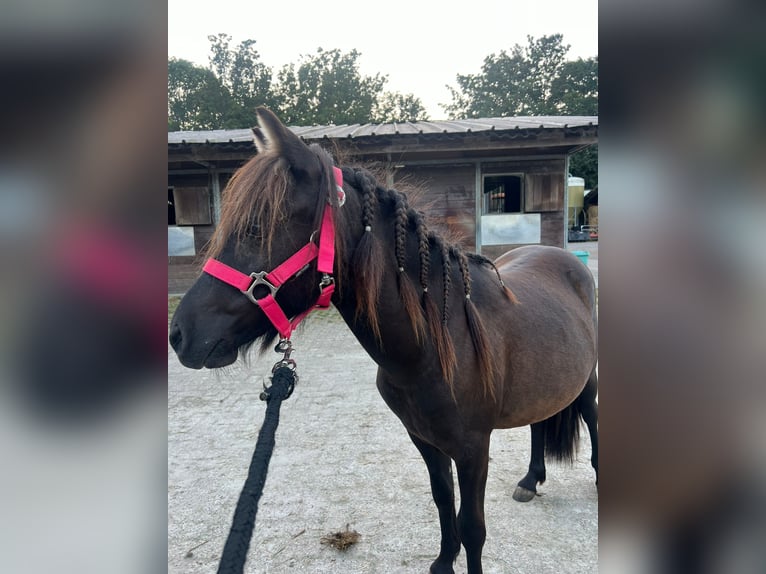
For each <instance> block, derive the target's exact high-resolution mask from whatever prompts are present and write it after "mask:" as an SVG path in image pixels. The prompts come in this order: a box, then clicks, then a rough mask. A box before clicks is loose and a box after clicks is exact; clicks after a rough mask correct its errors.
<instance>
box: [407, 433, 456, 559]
mask: <svg viewBox="0 0 766 574" xmlns="http://www.w3.org/2000/svg"><path fill="white" fill-rule="evenodd" d="M410 439H412V442H413V443H414V444H415V446H416V447H417V449H418V450H419V451H420V454H421V456H422V457H423V460H424V461H425V463H426V466H427V467H428V476H429V478H430V479H431V494H432V496H433V499H434V503H436V508H437V510H438V511H439V525H440V526H441V549H440V552H439V556H438V557H437V558H436V560H435V561H434V563H433V564H431V570H430V572H432V573H433V574H454V572H455V571H454V569H453V568H452V565H453V563H454V562H455V559H456V558H457V555H458V553H459V552H460V537H459V536H458V532H457V517H456V516H455V486H454V482H453V480H452V459H451V458H450V457H448V456H447V455H446V454H444V453H443V452H442V451H440V450H439V449H437V448H436V447H433V446H431V445H430V444H428V443H426V442H423V441H422V440H420V439H419V438H417V437H416V436H413V435H412V434H410Z"/></svg>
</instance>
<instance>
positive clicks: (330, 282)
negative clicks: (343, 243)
mask: <svg viewBox="0 0 766 574" xmlns="http://www.w3.org/2000/svg"><path fill="white" fill-rule="evenodd" d="M332 169H333V175H334V176H335V185H336V189H337V192H338V205H341V206H342V205H343V204H344V203H345V201H346V194H345V192H344V191H343V172H341V170H340V169H338V168H337V167H333V168H332ZM328 203H329V199H328ZM314 259H316V260H317V271H319V272H320V273H322V280H321V281H320V282H319V291H320V293H319V297H318V298H317V300H316V303H314V305H313V306H311V307H309V308H308V309H307V310H306V311H304V312H303V313H301V314H300V315H297V316H296V317H294V318H293V320H292V321H291V320H290V319H288V318H287V315H285V312H284V311H283V310H282V308H281V307H280V306H279V303H277V300H276V299H275V297H276V295H277V291H279V288H280V287H282V285H284V283H285V282H287V281H288V280H290V279H291V278H292V277H295V276H296V275H299V274H300V273H301V272H302V271H303V270H304V269H305V268H306V267H307V266H308V265H309V263H311V262H312V261H313V260H314ZM334 262H335V223H334V221H333V213H332V205H330V208H329V209H328V208H327V207H325V209H324V212H323V214H322V227H321V229H320V231H319V246H317V245H316V244H315V243H314V242H313V234H312V237H311V239H309V242H308V243H307V244H306V245H304V246H303V247H301V248H300V249H299V250H298V251H297V252H296V253H294V254H293V255H291V256H290V257H289V258H288V259H287V260H286V261H284V262H283V263H282V264H281V265H279V266H278V267H277V268H276V269H274V270H273V271H268V272H267V271H254V272H252V273H250V274H249V275H246V274H245V273H242V272H240V271H237V270H236V269H234V268H232V267H229V266H228V265H226V264H225V263H221V262H220V261H218V260H216V259H208V260H207V262H206V263H205V266H204V267H203V268H202V270H203V271H204V272H205V273H207V274H209V275H212V276H213V277H215V278H216V279H220V280H221V281H223V282H224V283H228V284H229V285H232V286H233V287H236V288H237V289H239V290H240V291H241V292H242V293H243V294H244V295H245V296H246V297H247V298H248V299H250V301H252V302H253V303H255V304H256V305H258V307H260V308H261V310H262V311H263V312H264V313H265V315H266V317H268V319H269V321H271V324H272V325H274V327H275V328H276V330H277V331H278V332H279V336H280V337H281V338H282V339H290V335H292V332H293V330H294V329H295V327H297V326H298V323H300V322H301V321H303V319H305V318H306V316H307V315H308V314H309V313H311V312H312V311H313V310H314V309H327V308H328V307H329V306H330V298H331V297H332V294H333V293H334V292H335V279H334V278H333V276H332V273H333V265H334ZM258 285H263V286H264V287H266V288H267V289H268V290H269V293H268V294H267V295H265V296H264V297H261V298H257V297H256V296H255V294H254V293H253V290H254V289H255V288H256V287H257V286H258Z"/></svg>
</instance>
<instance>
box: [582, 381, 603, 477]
mask: <svg viewBox="0 0 766 574" xmlns="http://www.w3.org/2000/svg"><path fill="white" fill-rule="evenodd" d="M597 394H598V375H597V374H596V370H595V369H593V372H592V373H591V374H590V377H589V378H588V383H587V384H586V385H585V389H584V390H583V392H582V393H580V396H579V397H578V398H577V400H578V401H579V402H580V403H581V404H580V413H581V415H582V420H583V421H585V425H586V426H587V427H588V433H589V434H590V444H591V449H592V450H591V457H590V463H591V465H592V466H593V470H595V471H596V486H598V404H597V403H596V395H597Z"/></svg>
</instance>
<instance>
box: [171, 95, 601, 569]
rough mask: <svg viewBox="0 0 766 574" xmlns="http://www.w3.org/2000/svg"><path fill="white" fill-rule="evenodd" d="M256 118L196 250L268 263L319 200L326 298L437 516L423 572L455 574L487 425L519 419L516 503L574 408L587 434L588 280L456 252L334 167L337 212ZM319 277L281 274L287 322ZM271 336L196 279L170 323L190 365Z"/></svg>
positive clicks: (302, 156) (270, 123)
mask: <svg viewBox="0 0 766 574" xmlns="http://www.w3.org/2000/svg"><path fill="white" fill-rule="evenodd" d="M258 117H259V123H260V126H261V129H255V130H254V132H255V135H256V145H257V147H258V151H259V153H258V155H257V156H256V157H254V158H253V159H252V160H251V161H250V162H249V163H247V164H246V165H245V166H243V167H242V168H241V170H240V171H239V172H238V173H237V174H236V175H235V176H234V177H233V178H232V180H231V182H230V183H229V185H228V187H227V189H226V190H225V192H224V198H223V201H224V205H223V209H222V214H221V221H220V224H219V226H218V229H217V231H216V235H215V237H214V239H213V242H212V245H211V250H210V253H209V255H210V256H211V257H215V258H217V259H218V260H219V261H222V262H223V263H225V264H227V265H229V266H231V267H233V268H235V269H238V270H240V271H243V272H245V273H250V272H251V271H262V270H263V271H268V270H271V269H273V268H274V267H276V266H277V265H279V264H280V263H281V262H283V261H284V260H286V259H287V258H288V257H289V256H291V255H292V254H293V253H295V252H296V251H297V250H298V249H299V248H301V247H302V246H303V245H305V244H306V242H307V241H309V238H310V237H313V235H312V234H314V232H315V231H316V230H317V229H319V225H320V219H321V214H322V211H323V209H324V206H325V205H327V203H328V201H329V202H330V204H331V205H332V208H333V210H334V212H335V226H336V230H337V235H336V242H335V243H336V260H335V270H334V275H335V279H336V290H335V293H334V295H333V299H332V302H333V304H334V305H335V307H336V308H337V309H338V311H339V312H340V314H341V316H342V317H343V319H344V320H345V322H346V323H347V324H348V326H349V328H350V329H351V330H352V331H353V332H354V334H355V335H356V337H357V339H358V340H359V341H360V343H361V344H362V345H363V347H364V348H365V350H366V351H367V352H368V353H369V354H370V356H371V357H372V359H373V360H374V361H375V362H376V363H377V364H378V366H379V368H378V376H377V386H378V390H379V391H380V394H381V395H382V397H383V399H384V400H385V402H386V404H388V406H389V407H390V408H391V410H393V412H394V413H396V415H397V416H398V417H399V418H400V419H401V421H402V423H403V424H404V426H405V428H406V429H407V432H408V433H409V435H410V438H411V439H412V441H413V443H414V444H415V446H416V447H417V449H418V450H419V451H420V453H421V455H422V456H423V459H424V460H425V462H426V465H427V467H428V472H429V476H430V479H431V489H432V493H433V498H434V502H435V503H436V506H437V508H438V512H439V521H440V525H441V550H440V552H439V555H438V557H437V558H436V560H435V562H434V563H433V564H432V565H431V572H437V573H442V572H453V567H452V566H453V563H454V561H455V558H456V557H457V555H458V552H459V550H460V545H461V544H462V545H463V546H464V547H465V550H466V557H467V564H468V572H469V573H470V574H476V573H480V572H481V571H482V566H481V552H482V547H483V545H484V540H485V535H486V530H485V526H484V490H485V486H486V480H487V465H488V460H489V440H490V433H491V432H492V430H493V429H496V428H511V427H519V426H525V425H532V436H533V455H532V464H530V473H529V474H528V475H527V476H526V477H525V479H524V480H522V482H521V483H520V485H519V487H520V488H522V489H523V490H526V491H527V493H526V494H525V493H524V492H523V491H522V495H521V496H520V498H529V497H531V494H530V492H533V491H534V488H535V486H536V484H537V482H542V480H544V479H545V470H544V466H542V471H541V465H542V456H543V453H544V452H545V453H547V454H551V455H553V456H555V457H558V458H564V459H566V458H571V457H572V456H573V452H574V449H575V446H576V442H575V441H576V440H577V430H578V428H579V422H580V417H582V416H583V415H584V416H585V418H586V420H587V422H588V423H589V426H590V427H591V431H592V437H593V438H595V408H592V405H593V404H594V402H593V401H594V398H595V393H596V375H595V366H596V360H597V354H596V308H595V289H594V283H593V278H592V276H591V274H590V273H589V271H588V270H587V268H586V267H585V266H584V265H582V263H580V262H579V261H578V259H577V258H576V257H574V256H573V255H571V254H569V253H567V252H566V251H564V250H561V249H557V248H552V247H542V246H534V247H524V248H519V249H515V250H513V251H511V252H509V253H507V254H505V255H503V256H502V257H500V258H499V259H498V260H497V261H496V262H495V263H494V264H493V263H492V262H491V261H489V260H487V259H486V258H484V257H481V256H479V255H473V254H466V253H464V252H463V251H462V250H461V249H460V248H459V247H457V246H455V245H449V244H447V243H446V242H445V241H444V240H442V239H441V238H440V236H439V235H437V234H435V233H432V232H430V231H429V230H428V229H427V227H426V224H425V222H424V219H423V216H422V215H421V214H420V213H418V212H416V211H414V210H412V209H410V207H409V206H408V204H407V200H406V198H405V196H404V195H402V194H401V193H399V192H396V191H394V190H389V189H386V188H384V187H383V186H381V185H380V184H378V183H377V182H376V181H375V180H374V178H373V177H372V176H371V175H370V174H369V173H368V172H366V171H364V170H356V169H348V168H344V169H343V177H344V189H345V191H346V196H347V200H346V203H345V205H343V206H342V207H341V206H339V204H338V198H337V194H336V193H335V188H334V182H333V176H332V167H333V164H332V158H331V157H330V156H329V155H328V154H327V153H326V152H324V151H323V150H322V149H321V148H319V147H318V146H310V147H309V146H306V145H305V144H304V143H303V142H302V141H301V140H300V139H299V138H298V137H297V136H295V135H294V134H293V133H292V132H291V131H290V130H289V129H287V128H285V127H284V126H283V125H282V124H281V123H280V122H279V120H278V119H277V118H276V117H275V116H274V115H273V114H272V113H271V112H269V111H268V110H266V109H263V108H260V109H259V110H258ZM319 282H320V274H319V273H318V272H317V270H316V266H315V265H311V266H310V267H309V269H307V270H305V271H304V272H302V273H301V274H300V275H299V276H297V277H295V278H293V279H292V280H290V281H288V282H287V283H285V284H284V286H283V287H282V288H281V290H280V291H279V293H278V294H277V296H276V298H277V302H278V303H279V304H280V306H281V307H282V309H283V310H284V312H285V314H286V315H287V316H288V317H293V316H297V315H299V314H300V313H302V312H303V311H305V310H306V309H308V308H309V307H310V306H311V305H312V304H313V302H314V301H315V300H316V298H317V295H318V287H317V285H318V284H319ZM506 286H507V287H506ZM508 288H510V290H509V289H508ZM511 290H512V293H511ZM276 337H277V332H276V330H275V328H274V327H273V326H272V325H271V323H270V322H269V320H268V319H267V318H266V316H265V315H264V313H263V312H262V311H261V310H260V308H259V307H258V306H256V305H254V304H253V303H252V302H251V301H250V300H249V299H248V298H246V297H245V296H243V295H242V293H240V292H239V291H238V290H237V289H236V288H234V287H232V286H230V285H228V284H226V283H224V282H222V281H219V280H218V279H216V278H214V277H212V276H210V275H206V274H203V275H202V277H200V279H199V280H198V281H197V283H195V285H194V286H193V287H192V288H191V289H190V290H189V292H188V293H187V294H186V296H185V297H184V298H183V300H182V301H181V303H180V305H179V307H178V309H177V311H176V314H175V316H174V318H173V323H172V325H171V333H170V341H171V344H172V345H173V348H174V349H175V351H176V353H177V354H178V357H179V359H180V360H181V362H182V363H183V364H184V365H186V366H188V367H191V368H197V369H199V368H202V367H203V366H204V367H209V368H213V367H221V366H225V365H228V364H231V363H232V362H234V361H235V360H236V358H237V356H238V354H239V352H240V350H242V349H243V348H247V347H249V346H250V345H252V344H253V342H255V341H256V340H260V342H261V347H262V348H268V347H269V346H270V345H271V343H272V342H273V341H274V339H275V338H276ZM586 384H587V386H586ZM591 411H592V412H591ZM591 423H592V424H591ZM596 445H597V443H596V441H595V440H594V442H593V446H594V459H593V460H594V466H597V462H596V461H597V458H596V454H595V448H596ZM452 461H455V464H456V466H457V474H458V484H459V487H460V498H461V506H460V512H459V513H458V514H457V515H456V513H455V502H454V487H453V480H452ZM541 472H542V474H541ZM525 481H526V482H525ZM522 483H523V484H522ZM518 492H519V491H518V489H517V494H518Z"/></svg>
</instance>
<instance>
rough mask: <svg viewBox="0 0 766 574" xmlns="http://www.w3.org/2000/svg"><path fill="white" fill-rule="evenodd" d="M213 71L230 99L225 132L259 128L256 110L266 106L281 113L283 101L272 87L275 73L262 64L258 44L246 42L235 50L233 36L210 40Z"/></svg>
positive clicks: (222, 35) (252, 41) (209, 37)
mask: <svg viewBox="0 0 766 574" xmlns="http://www.w3.org/2000/svg"><path fill="white" fill-rule="evenodd" d="M208 40H209V41H210V52H211V54H210V69H211V70H212V71H213V72H214V74H215V76H216V77H217V78H218V80H219V82H220V83H221V86H223V88H224V89H225V90H226V92H227V93H228V95H229V101H230V106H229V108H228V109H227V110H226V114H225V117H224V121H223V124H222V125H221V126H220V127H221V128H243V127H251V126H254V125H256V124H257V121H258V120H257V117H256V115H255V108H256V107H257V106H259V105H264V106H267V107H269V108H272V109H278V108H279V104H280V100H279V98H278V97H277V96H276V94H275V92H274V90H273V87H272V75H273V74H272V70H271V68H269V67H267V66H266V65H265V64H264V63H263V62H261V57H260V54H259V53H258V52H257V50H256V49H255V47H254V46H255V40H243V41H242V42H240V43H239V46H237V49H236V50H234V49H232V48H231V47H230V46H229V44H230V43H231V36H229V35H228V34H218V35H215V36H208Z"/></svg>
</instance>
